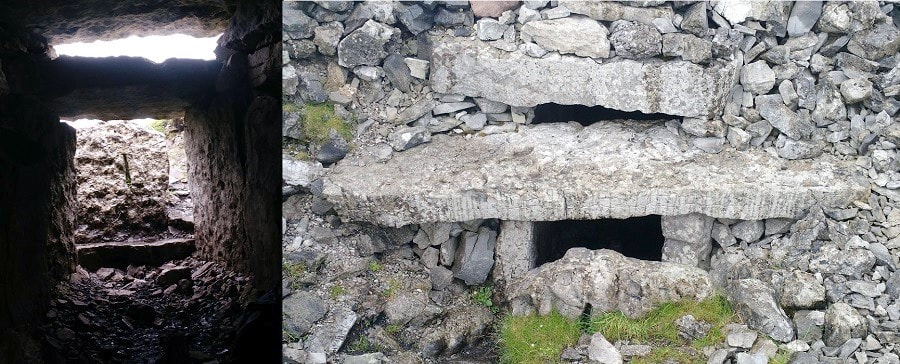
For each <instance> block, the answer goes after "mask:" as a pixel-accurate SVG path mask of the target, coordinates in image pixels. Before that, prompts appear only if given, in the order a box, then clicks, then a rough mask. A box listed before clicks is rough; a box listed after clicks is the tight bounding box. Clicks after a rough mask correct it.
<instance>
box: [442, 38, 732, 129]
mask: <svg viewBox="0 0 900 364" xmlns="http://www.w3.org/2000/svg"><path fill="white" fill-rule="evenodd" d="M435 44H438V46H437V47H435V49H434V53H433V56H432V66H431V77H430V80H431V86H432V88H433V89H434V90H435V91H437V92H440V93H448V94H460V95H465V96H471V97H484V98H487V99H491V100H495V101H500V102H502V103H505V104H509V105H512V106H528V107H531V106H535V105H539V104H546V103H557V104H565V105H575V104H578V105H588V106H603V107H607V108H611V109H616V110H623V111H640V112H644V113H664V114H671V115H680V116H689V117H710V118H713V117H717V116H718V115H720V114H721V113H722V107H723V105H724V104H725V103H724V102H722V100H723V98H724V97H725V95H727V93H728V91H729V90H730V89H731V86H732V85H734V84H735V83H736V82H737V80H736V75H737V72H736V71H735V65H734V64H730V63H722V62H714V64H713V65H711V66H708V67H703V66H700V65H697V64H694V63H691V62H685V61H661V60H653V61H650V60H645V61H633V60H616V61H609V62H605V63H597V62H596V61H594V60H593V59H591V58H582V57H576V56H570V55H565V56H559V55H555V56H548V57H546V58H532V57H530V56H527V55H525V54H524V53H522V52H521V51H516V52H505V51H502V50H499V49H496V48H494V47H491V46H490V45H488V44H487V43H484V42H481V41H477V40H470V39H460V38H454V39H442V40H441V41H440V42H436V43H435Z"/></svg>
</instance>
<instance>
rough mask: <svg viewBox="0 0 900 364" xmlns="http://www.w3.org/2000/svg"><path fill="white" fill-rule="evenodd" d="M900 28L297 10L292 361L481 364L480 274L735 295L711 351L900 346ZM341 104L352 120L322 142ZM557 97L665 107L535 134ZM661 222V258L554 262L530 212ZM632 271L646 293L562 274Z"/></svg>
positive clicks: (597, 291)
mask: <svg viewBox="0 0 900 364" xmlns="http://www.w3.org/2000/svg"><path fill="white" fill-rule="evenodd" d="M898 22H900V9H897V6H896V4H890V3H886V2H876V1H863V2H831V1H829V2H821V1H811V2H797V3H792V2H777V1H752V2H751V1H719V2H715V3H707V2H666V1H622V2H582V1H572V0H559V1H524V2H517V1H506V2H499V1H498V2H483V3H482V2H476V3H473V4H471V5H470V4H469V3H468V2H465V1H441V2H425V3H414V4H408V3H393V2H392V3H384V2H361V3H347V2H342V3H326V2H322V3H287V4H286V5H285V9H284V18H283V23H284V30H285V34H284V35H285V39H286V41H285V50H284V61H285V64H284V67H283V86H284V100H285V102H286V103H288V104H292V105H294V106H296V107H294V108H286V111H285V113H284V115H283V116H284V131H285V132H284V137H285V141H286V143H287V144H289V145H298V144H299V146H300V149H302V150H303V152H304V153H301V155H306V156H315V157H314V159H316V158H317V159H318V160H298V159H297V158H296V155H297V154H291V155H285V157H284V161H283V166H284V174H285V175H284V182H285V187H284V193H285V203H284V212H285V214H284V216H285V219H286V221H285V226H284V227H285V232H286V234H285V240H284V248H285V256H286V261H285V269H286V271H287V270H288V268H290V267H298V266H302V267H304V269H303V270H301V271H300V272H296V273H297V274H286V275H285V276H286V281H285V288H284V292H285V294H286V298H285V300H286V306H285V307H286V311H285V312H286V313H287V317H286V322H288V323H295V324H297V323H299V324H298V325H300V326H299V332H300V333H299V334H292V335H296V336H291V335H288V337H287V338H286V340H285V342H286V344H285V348H286V351H285V353H286V354H285V360H294V361H299V362H303V361H304V360H306V361H311V362H316V361H323V360H326V359H327V360H333V359H332V358H333V356H334V355H338V356H344V358H345V359H346V360H350V361H352V360H372V361H375V362H377V361H379V360H385V361H393V362H418V360H421V359H419V358H420V356H421V357H424V358H434V357H435V356H437V355H441V356H443V357H454V356H453V355H456V356H455V358H465V357H466V355H467V354H471V353H473V351H472V350H474V351H475V352H478V350H479V348H481V347H483V346H479V344H478V342H479V339H478V338H479V335H480V334H482V333H483V330H484V327H483V324H484V323H485V322H491V321H492V320H493V317H491V313H490V312H489V311H488V312H484V307H482V306H479V305H477V304H473V301H472V300H471V299H469V297H467V296H470V295H471V294H472V293H471V291H474V289H473V288H467V286H470V285H473V284H475V285H478V284H483V283H491V282H493V283H496V286H495V288H497V289H498V291H499V292H497V294H496V295H495V297H494V298H495V299H496V300H497V301H499V302H502V303H504V305H503V307H504V308H509V309H510V310H511V311H512V312H513V313H523V312H529V311H537V312H540V313H546V312H549V310H551V309H555V310H558V311H561V312H564V313H567V314H569V315H578V314H581V313H582V310H583V309H584V308H585V307H587V305H588V304H590V307H592V308H593V309H594V310H595V312H597V311H598V310H625V311H629V312H630V313H629V314H638V313H640V312H644V310H645V309H646V308H647V307H651V306H652V304H654V303H658V302H661V301H665V300H671V299H677V298H679V297H690V298H702V297H706V296H708V295H709V294H710V293H711V292H715V291H718V292H722V293H723V294H725V295H726V296H727V297H728V298H729V300H730V301H731V302H732V303H733V305H734V307H735V309H736V310H737V311H738V312H739V313H740V314H741V316H742V317H743V318H744V326H741V325H735V326H732V327H729V330H730V331H729V333H728V334H727V340H726V342H725V343H724V344H723V345H722V346H720V347H710V348H708V350H705V354H706V355H707V356H708V358H709V362H710V363H723V362H737V363H749V362H760V361H761V362H765V361H767V360H769V358H772V357H774V356H775V355H776V352H778V351H779V350H782V351H789V352H792V353H793V354H791V356H792V359H791V361H792V362H796V363H807V362H810V363H812V362H821V361H825V362H834V361H839V360H845V359H847V358H853V359H855V360H856V361H857V362H860V363H865V362H872V363H898V362H900V358H898V355H897V350H898V348H900V337H898V336H897V332H898V330H900V300H898V298H897V297H898V296H897V295H898V294H900V288H898V287H900V273H898V272H897V265H898V264H900V261H898V257H900V149H898V145H900V122H898V121H897V112H898V109H900V101H898V99H897V96H898V91H900V88H898V85H900V71H898V70H900V56H898V55H897V54H898V49H900V30H898V28H897V24H898ZM321 103H326V104H325V105H327V106H328V107H329V108H330V109H333V114H334V115H335V116H337V117H339V118H341V119H343V120H344V121H345V122H346V124H347V126H348V128H349V130H350V131H351V133H350V134H352V135H353V136H352V137H345V136H342V135H340V134H339V133H331V134H330V135H329V136H328V138H323V139H322V140H324V141H323V142H316V141H311V140H310V139H309V138H306V136H305V135H304V133H303V132H304V131H305V130H307V129H305V128H304V125H307V124H308V123H309V122H310V120H305V119H303V118H304V115H309V113H304V111H303V110H304V109H307V108H309V107H310V105H318V104H321ZM547 103H557V104H578V105H587V106H603V107H606V108H610V109H615V110H621V111H640V112H643V113H659V114H663V116H662V117H661V118H662V119H665V120H659V121H652V122H651V121H640V123H646V124H649V125H635V124H636V123H638V122H636V121H628V120H619V121H599V122H598V123H596V124H594V125H590V126H587V127H584V128H582V127H579V126H576V125H573V124H566V123H565V122H566V121H568V120H557V121H559V122H560V123H551V124H542V125H539V126H533V125H529V124H531V123H532V121H533V118H534V114H535V112H534V110H535V109H534V108H535V107H536V106H538V105H541V104H547ZM298 110H299V111H298ZM666 115H668V116H666ZM307 117H308V116H307ZM313 121H314V120H313ZM348 144H349V145H350V147H347V148H337V149H341V150H345V151H346V152H344V153H343V154H345V155H341V157H342V158H343V160H340V161H338V162H337V163H336V164H334V162H335V159H333V158H332V157H333V155H332V154H330V153H325V154H324V155H325V156H327V157H329V158H328V159H324V158H319V156H320V155H323V154H321V153H319V151H320V150H332V149H335V147H339V146H342V145H344V146H345V145H348ZM338 159H341V158H338ZM323 164H324V165H325V166H327V167H324V166H323ZM613 167H615V168H613ZM604 168H609V169H608V170H605V169H604ZM616 171H619V172H616ZM621 171H626V172H621ZM607 172H608V173H607ZM581 177H583V178H581ZM726 196H727V197H726ZM649 214H661V215H663V235H664V237H665V239H666V241H665V244H664V246H663V252H662V255H663V258H662V260H663V262H643V261H637V260H635V259H632V258H627V257H622V256H621V255H619V254H618V253H616V252H612V251H608V250H600V251H587V250H581V249H573V250H571V251H570V252H569V254H567V256H566V257H565V258H563V259H561V260H558V261H554V262H550V263H546V264H544V265H542V266H540V267H537V266H535V265H534V259H535V258H534V256H533V250H532V249H533V248H534V244H539V242H534V241H533V236H532V235H531V234H530V226H531V222H533V221H545V220H559V219H567V218H569V219H578V218H582V219H596V218H608V217H616V218H623V217H632V216H644V215H649ZM473 219H475V220H476V221H484V222H483V223H481V222H479V223H472V222H471V220H473ZM494 219H499V221H497V220H494ZM370 224H375V225H370ZM494 234H496V237H494V236H495V235H494ZM495 239H496V240H495ZM460 259H462V260H465V261H466V262H468V263H464V262H460V261H459V260H460ZM604 259H605V260H610V261H615V262H618V263H616V264H613V266H615V267H616V269H612V268H609V267H606V266H604V267H605V268H604V269H600V268H601V267H600V265H598V264H599V263H597V262H600V261H603V260H604ZM676 263H677V264H676ZM462 267H472V270H471V271H470V270H467V269H464V268H462ZM594 268H596V269H594ZM676 271H677V272H678V273H672V272H676ZM461 272H462V273H461ZM628 272H643V273H646V275H640V274H637V275H635V274H632V273H628ZM652 272H656V273H658V274H650V273H652ZM623 274H627V275H628V276H629V277H630V278H633V279H634V280H635V282H634V283H635V284H634V285H633V286H635V287H640V288H641V289H640V290H639V291H640V293H639V294H637V295H629V294H630V293H631V292H632V291H629V290H627V289H623V288H620V287H616V285H615V284H606V285H599V286H595V285H589V284H584V285H579V284H572V285H568V286H566V287H568V288H560V287H563V285H561V284H559V282H558V280H560V279H569V278H563V277H576V278H577V277H580V278H578V279H582V280H583V281H585V282H587V281H589V280H594V281H599V282H607V281H611V280H613V279H614V277H616V276H620V275H623ZM672 276H676V277H680V278H683V279H682V280H681V281H679V282H670V281H668V280H667V279H669V278H671V277H672ZM644 278H646V279H645V280H646V282H645V281H642V279H644ZM688 278H690V279H688ZM573 279H574V278H573ZM373 282H375V283H373ZM523 282H526V283H523ZM567 283H569V281H567ZM672 285H676V286H678V285H684V287H681V286H679V288H683V289H684V291H679V292H680V293H678V294H677V295H661V294H660V293H661V292H671V290H668V291H667V290H665V289H664V288H666V287H670V286H672ZM630 288H633V287H630ZM335 292H338V293H335ZM385 292H387V293H385ZM676 296H677V297H676ZM635 302H637V303H635ZM313 303H314V304H313ZM645 305H646V306H645ZM598 307H599V309H598ZM632 309H633V310H632ZM459 312H465V313H462V314H461V315H463V316H465V315H469V316H471V317H475V318H477V319H472V320H471V321H472V323H469V324H466V325H461V324H460V325H457V324H454V323H455V322H456V321H454V317H456V316H455V315H458V314H460V313H459ZM626 313H628V312H626ZM683 322H684V325H683V326H684V327H685V329H684V330H683V331H684V332H685V335H690V333H691V332H695V331H696V330H694V328H695V327H694V326H693V325H691V323H690V322H691V321H690V319H686V318H685V319H684V320H683ZM391 325H395V326H391ZM398 326H399V329H397V330H395V328H397V327H398ZM389 328H390V329H391V330H388V329H389ZM388 331H390V332H388ZM431 332H436V333H435V334H431ZM426 333H428V334H426ZM303 335H309V336H305V337H304V336H303ZM434 337H442V338H444V339H443V341H441V340H434ZM311 338H315V340H313V339H311ZM326 338H327V340H326ZM323 340H324V341H323ZM481 342H482V343H483V340H482V341H481ZM323 343H325V344H323ZM362 343H367V344H371V345H370V346H365V345H362ZM604 343H605V345H604ZM482 345H483V344H482ZM465 348H470V349H465ZM471 348H474V349H471ZM578 348H581V349H578ZM578 348H576V349H578V350H575V351H574V354H573V353H572V352H570V353H569V354H571V355H568V356H567V355H566V354H564V357H566V360H574V361H577V360H586V359H594V360H599V359H597V358H601V357H609V358H613V359H612V360H613V361H612V362H615V359H614V358H616V357H618V358H619V360H621V358H622V356H624V357H625V358H630V357H634V356H636V355H646V352H647V351H645V350H636V349H634V348H632V347H631V345H629V344H628V343H621V342H617V343H609V342H606V341H605V339H603V338H602V337H600V338H597V339H596V340H594V339H589V340H586V341H585V342H584V343H583V345H580V346H579V347H578ZM582 349H583V350H582ZM610 349H611V350H610ZM374 351H377V352H380V353H379V354H377V355H376V354H366V356H365V357H362V356H360V357H358V356H356V355H357V354H363V353H367V352H374ZM610 352H616V353H615V354H616V355H611V354H610V355H608V356H607V355H606V353H610ZM618 352H621V354H619V353H618ZM641 352H643V353H644V354H640V353H641ZM478 353H479V354H482V355H481V356H483V354H484V353H483V352H478ZM601 353H604V354H603V355H601ZM487 357H488V358H490V356H489V355H488V356H487ZM585 357H587V358H585ZM426 360H433V359H426Z"/></svg>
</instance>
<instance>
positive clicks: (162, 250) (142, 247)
mask: <svg viewBox="0 0 900 364" xmlns="http://www.w3.org/2000/svg"><path fill="white" fill-rule="evenodd" d="M194 243H195V241H194V239H166V240H159V241H153V242H105V243H91V244H76V245H75V252H76V254H77V256H78V264H79V265H81V266H82V267H84V268H85V269H88V270H96V269H99V268H119V269H125V268H127V267H128V266H129V265H152V266H159V265H162V264H163V263H166V262H168V261H172V260H178V259H184V258H187V257H189V256H190V255H191V254H193V253H194V250H195V247H194Z"/></svg>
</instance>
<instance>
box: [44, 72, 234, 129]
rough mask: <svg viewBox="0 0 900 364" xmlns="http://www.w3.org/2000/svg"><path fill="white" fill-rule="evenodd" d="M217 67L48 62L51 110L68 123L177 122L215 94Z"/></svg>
mask: <svg viewBox="0 0 900 364" xmlns="http://www.w3.org/2000/svg"><path fill="white" fill-rule="evenodd" d="M221 68H222V65H221V64H220V63H219V62H217V61H204V60H195V59H170V60H167V61H165V62H163V63H153V62H150V61H149V60H147V59H144V58H137V57H107V58H89V57H67V56H63V57H59V58H58V59H56V60H54V61H50V62H47V63H46V64H45V66H44V68H43V69H42V72H44V74H45V75H46V77H44V82H45V84H44V85H43V88H44V93H45V96H46V97H47V98H48V99H52V100H50V101H49V104H50V107H51V108H52V109H53V111H54V112H55V113H56V114H57V115H59V116H60V117H63V118H67V119H80V118H87V119H102V120H119V119H121V120H128V119H139V118H159V119H162V118H175V117H179V116H182V115H184V110H185V109H187V107H188V106H189V105H190V104H191V102H194V101H200V100H203V99H204V98H205V97H208V95H210V94H212V93H213V92H214V91H215V80H216V75H218V73H219V70H220V69H221Z"/></svg>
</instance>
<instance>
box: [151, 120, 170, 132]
mask: <svg viewBox="0 0 900 364" xmlns="http://www.w3.org/2000/svg"><path fill="white" fill-rule="evenodd" d="M166 122H168V120H153V121H151V122H150V129H153V130H156V131H158V132H160V133H162V134H166Z"/></svg>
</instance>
